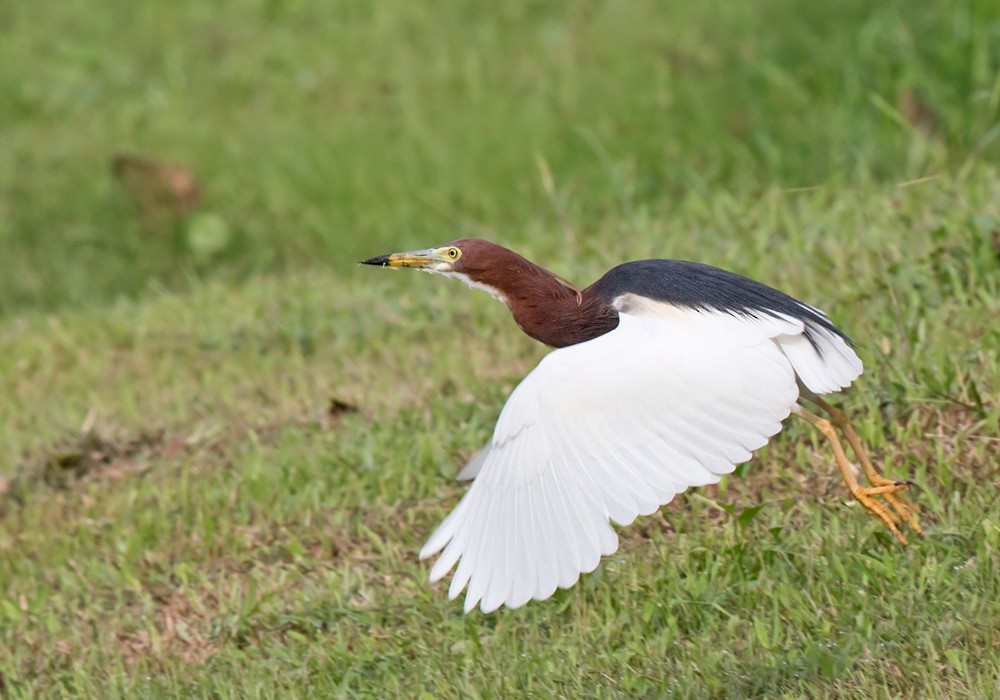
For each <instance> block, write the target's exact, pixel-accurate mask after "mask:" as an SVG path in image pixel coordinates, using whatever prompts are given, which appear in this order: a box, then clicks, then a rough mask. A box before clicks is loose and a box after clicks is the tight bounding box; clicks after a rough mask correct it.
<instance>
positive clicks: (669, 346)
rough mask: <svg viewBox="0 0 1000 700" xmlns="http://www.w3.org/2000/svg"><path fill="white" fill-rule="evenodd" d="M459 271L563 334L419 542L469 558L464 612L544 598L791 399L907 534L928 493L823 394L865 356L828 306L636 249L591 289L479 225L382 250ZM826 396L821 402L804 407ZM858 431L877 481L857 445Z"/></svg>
mask: <svg viewBox="0 0 1000 700" xmlns="http://www.w3.org/2000/svg"><path fill="white" fill-rule="evenodd" d="M362 263H363V264H365V265H381V266H384V267H392V268H402V267H412V268H416V269H418V270H423V271H424V272H430V273H433V274H438V275H444V276H445V277H453V278H456V279H459V280H461V281H462V282H464V283H465V284H467V285H468V286H470V287H473V288H475V289H482V290H484V291H486V292H488V293H489V294H491V295H493V296H494V297H496V298H497V299H499V300H500V301H502V302H504V303H506V304H507V307H508V308H509V309H510V312H511V314H512V315H513V316H514V320H515V321H516V322H517V325H518V326H520V327H521V330H523V331H524V332H525V333H527V334H528V335H529V336H531V337H532V338H534V339H535V340H538V341H541V342H542V343H544V344H546V345H549V346H551V347H554V348H557V349H556V350H554V351H553V352H551V353H549V354H548V355H547V356H546V357H544V358H543V359H542V361H541V362H540V363H539V364H538V366H537V367H535V369H533V370H532V371H531V372H530V373H529V374H528V376H527V377H525V378H524V379H523V380H522V381H521V383H520V384H519V385H518V386H517V388H515V389H514V391H513V392H512V393H511V395H510V398H508V399H507V403H506V404H505V405H504V407H503V410H502V411H501V413H500V418H499V419H498V420H497V424H496V428H495V429H494V431H493V438H492V440H491V441H490V443H489V444H488V445H487V446H486V447H484V448H483V449H482V450H481V451H480V452H479V453H477V454H476V456H475V457H473V459H472V460H471V461H470V462H469V463H468V464H467V465H466V466H465V468H464V469H462V471H461V472H460V473H459V475H458V478H460V479H474V481H473V482H472V485H471V487H470V488H469V490H468V491H467V492H466V494H465V496H464V498H462V500H461V502H460V503H459V504H458V506H456V507H455V509H454V510H453V511H452V512H451V514H449V515H448V517H447V518H445V520H444V521H443V522H442V523H441V525H439V526H438V528H437V530H435V532H434V533H433V534H432V535H431V537H430V539H429V540H428V542H427V544H426V545H424V547H423V549H422V550H421V551H420V558H421V559H425V558H427V557H430V556H433V555H435V554H437V553H439V552H440V553H441V555H440V557H439V558H438V560H437V562H436V563H435V564H434V567H433V569H432V570H431V574H430V579H431V581H432V582H433V581H437V580H439V579H441V578H442V577H443V576H445V575H446V574H447V573H448V572H449V571H451V569H452V568H453V567H454V566H455V565H456V564H458V568H457V570H456V571H455V575H454V577H453V578H452V581H451V586H450V588H449V598H455V597H456V596H458V595H459V594H460V593H461V592H462V591H463V590H464V589H465V588H466V586H468V593H467V594H466V597H465V610H466V612H468V611H471V610H472V609H474V608H475V607H476V605H477V604H478V605H480V607H481V609H482V611H483V612H491V611H493V610H496V609H497V608H498V607H500V606H501V605H506V606H507V607H510V608H516V607H519V606H521V605H524V604H525V603H526V602H528V601H529V600H531V599H534V600H544V599H546V598H548V597H549V596H551V595H552V594H553V593H554V592H555V590H556V588H557V587H559V588H569V587H570V586H572V585H573V584H575V583H576V581H577V580H578V579H579V578H580V574H581V573H587V572H590V571H593V570H594V569H595V568H596V567H597V565H598V563H599V561H600V559H601V556H602V555H608V554H611V553H613V552H614V551H615V550H616V549H617V548H618V537H617V535H616V534H615V531H614V529H613V528H612V527H611V525H610V521H614V522H615V523H618V524H619V525H629V524H631V523H632V521H633V520H635V518H636V516H639V515H650V514H651V513H653V512H655V511H656V510H657V509H658V508H660V507H661V506H663V505H665V504H667V503H669V502H670V500H671V499H672V498H673V497H674V496H675V495H677V494H678V493H681V492H683V491H685V490H686V489H687V488H688V487H692V486H703V485H705V484H714V483H717V482H718V481H719V479H720V477H721V475H723V474H728V473H730V472H732V471H733V469H734V468H735V466H736V465H737V464H740V463H741V462H745V461H747V460H749V459H750V458H751V456H752V455H751V451H752V450H756V449H757V448H759V447H761V446H763V445H764V444H765V443H767V441H768V439H769V438H770V437H771V436H773V435H775V434H777V433H778V432H779V431H780V430H781V425H782V421H783V420H784V419H785V418H787V417H788V415H789V414H791V413H794V414H796V415H798V416H800V417H801V418H803V419H805V420H806V421H807V422H809V423H811V424H812V425H814V426H816V427H817V428H818V429H819V430H820V432H822V433H823V435H824V436H825V437H826V439H827V440H828V441H829V443H830V447H831V448H832V449H833V457H834V461H835V463H836V465H837V467H838V468H839V470H840V473H841V475H842V476H843V479H844V481H845V482H846V483H847V487H848V489H849V490H850V492H851V495H852V496H853V497H854V498H855V499H857V501H858V502H859V503H861V505H862V506H864V507H865V509H867V510H868V512H870V513H871V514H872V515H874V516H875V517H877V518H878V519H879V520H881V521H882V522H883V523H885V525H886V526H888V528H889V529H890V530H891V531H892V533H893V534H894V535H895V536H896V538H897V539H898V540H899V541H900V542H902V543H903V544H906V538H905V537H904V536H903V534H902V533H901V532H900V530H899V526H901V525H902V523H903V522H904V521H905V522H906V523H908V524H909V525H910V526H911V527H912V528H913V529H914V531H916V532H918V533H919V532H920V531H921V530H920V526H919V525H918V523H917V521H916V518H915V517H914V514H915V513H916V512H917V508H916V506H915V505H914V504H913V503H911V502H910V501H909V500H908V499H907V498H906V497H905V496H903V495H902V494H901V493H900V492H901V491H903V490H905V489H906V488H907V487H908V486H909V485H910V484H909V482H906V481H896V480H893V479H887V478H885V477H884V476H882V475H881V474H879V473H878V472H877V471H876V470H875V467H874V466H873V465H872V463H871V460H870V459H869V458H868V456H867V454H866V452H865V450H864V447H863V446H862V445H861V441H860V440H859V439H858V436H857V434H856V433H855V432H854V430H853V429H852V428H851V424H850V423H849V422H848V419H847V416H846V415H845V414H844V413H843V411H841V410H840V409H838V408H836V407H834V406H831V405H830V404H828V403H826V402H825V401H824V400H823V399H822V398H820V395H822V394H829V393H834V392H838V391H840V390H842V389H845V388H847V387H848V386H849V385H850V384H851V382H853V381H854V380H855V379H857V377H858V376H859V375H860V374H861V372H862V369H863V367H862V364H861V360H860V359H859V358H858V356H857V354H856V353H855V352H854V350H853V348H852V345H851V342H850V340H849V339H848V338H847V336H846V335H844V333H843V332H841V331H840V329H838V328H837V327H836V326H834V325H833V323H832V322H831V321H830V319H829V317H828V316H827V315H826V314H825V313H823V312H822V311H820V310H819V309H817V308H815V307H813V306H810V305H809V304H806V303H804V302H801V301H798V300H797V299H794V298H792V297H790V296H788V295H787V294H784V293H782V292H779V291H777V290H776V289H772V288H771V287H768V286H766V285H764V284H761V283H760V282H755V281H753V280H751V279H748V278H746V277H742V276H740V275H737V274H734V273H732V272H726V271H725V270H720V269H718V268H715V267H711V266H709V265H703V264H700V263H695V262H686V261H681V260H640V261H637V262H629V263H624V264H622V265H618V266H617V267H615V268H613V269H612V270H611V271H610V272H608V273H607V274H606V275H604V276H603V277H601V278H600V279H599V280H597V281H596V282H594V283H593V284H592V285H590V286H589V287H587V288H586V289H579V288H577V287H576V286H574V285H573V284H572V283H570V282H568V281H567V280H565V279H563V278H561V277H559V276H558V275H555V274H553V273H551V272H549V271H548V270H545V269H543V268H541V267H539V266H538V265H536V264H534V263H532V262H530V261H528V260H526V259H525V258H523V257H521V256H520V255H518V254H517V253H514V252H513V251H510V250H507V249H506V248H503V247H501V246H499V245H496V244H494V243H490V242H489V241H484V240H481V239H475V238H464V239H461V240H457V241H454V242H452V243H449V244H447V245H444V246H442V247H440V248H429V249H427V250H417V251H413V252H408V253H393V254H391V255H381V256H378V257H374V258H369V259H367V260H363V261H362ZM802 401H807V402H809V403H811V404H812V405H813V406H816V407H819V409H821V410H823V411H825V412H826V413H827V415H828V416H829V418H823V417H820V416H818V415H816V414H814V413H812V412H810V411H808V410H806V408H805V407H804V406H803V405H802V403H801V402H802ZM836 429H839V430H840V431H841V432H842V433H843V435H844V437H845V438H846V439H847V442H848V443H849V444H850V446H851V449H852V450H853V452H854V454H855V456H856V457H857V460H858V461H859V462H860V463H861V468H862V470H863V471H864V474H865V476H866V477H867V480H868V482H869V486H862V485H861V484H860V483H859V481H858V476H859V475H860V472H859V471H858V470H856V469H855V468H854V466H853V465H852V464H851V463H850V462H849V461H848V459H847V456H846V455H845V453H844V448H843V447H842V445H841V442H840V439H839V438H838V437H837V430H836Z"/></svg>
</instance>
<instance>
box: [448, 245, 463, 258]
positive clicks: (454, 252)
mask: <svg viewBox="0 0 1000 700" xmlns="http://www.w3.org/2000/svg"><path fill="white" fill-rule="evenodd" d="M461 254H462V251H460V250H459V249H458V248H449V249H448V253H447V255H448V258H449V259H451V260H458V257H459V256H460V255H461Z"/></svg>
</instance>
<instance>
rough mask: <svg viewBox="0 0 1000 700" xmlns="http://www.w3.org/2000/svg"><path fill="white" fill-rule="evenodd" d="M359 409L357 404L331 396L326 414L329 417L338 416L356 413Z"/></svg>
mask: <svg viewBox="0 0 1000 700" xmlns="http://www.w3.org/2000/svg"><path fill="white" fill-rule="evenodd" d="M357 410H358V407H357V406H354V405H353V404H349V403H347V402H346V401H341V400H340V399H338V398H336V397H331V398H330V403H329V404H327V407H326V415H327V417H328V418H336V417H337V416H340V415H343V414H345V413H355V412H357Z"/></svg>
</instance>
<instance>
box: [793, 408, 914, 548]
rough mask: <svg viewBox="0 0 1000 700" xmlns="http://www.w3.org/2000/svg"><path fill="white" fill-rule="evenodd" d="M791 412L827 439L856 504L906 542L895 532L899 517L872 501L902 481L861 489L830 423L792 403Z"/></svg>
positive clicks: (902, 486) (897, 488)
mask: <svg viewBox="0 0 1000 700" xmlns="http://www.w3.org/2000/svg"><path fill="white" fill-rule="evenodd" d="M793 411H794V413H795V414H796V415H798V416H799V417H800V418H802V419H803V420H805V421H806V422H807V423H810V424H811V425H813V426H815V427H816V429H817V430H819V431H820V432H821V433H823V435H824V437H826V439H827V440H828V441H829V442H830V447H831V448H832V449H833V459H834V461H835V462H836V463H837V468H838V469H840V474H841V476H843V477H844V482H845V483H846V484H847V488H848V489H849V490H850V492H851V495H852V496H854V498H855V499H856V500H857V501H858V503H860V504H861V505H862V506H864V507H865V509H866V510H867V511H868V512H869V513H871V514H872V515H874V516H875V517H876V518H878V519H879V520H881V521H882V522H883V523H885V524H886V526H887V527H888V528H889V529H890V530H891V531H892V534H894V535H895V536H896V539H897V540H899V541H900V542H902V543H903V544H908V542H907V541H906V538H905V537H903V533H901V532H900V531H899V527H897V526H898V525H899V524H900V522H901V521H900V519H899V516H897V515H896V514H895V513H893V512H891V511H890V510H888V509H887V508H886V507H885V506H883V505H882V504H881V503H879V502H878V501H876V500H875V498H874V497H875V496H885V495H887V494H889V495H891V494H894V493H896V492H897V491H901V490H903V489H905V488H906V484H905V483H902V482H899V483H891V484H884V485H881V486H874V485H873V486H870V487H868V488H865V487H863V486H861V484H859V483H858V477H857V476H856V475H855V472H856V470H855V467H854V465H852V464H851V463H850V462H849V461H848V460H847V455H846V454H845V453H844V447H843V445H841V444H840V438H838V437H837V431H836V430H834V428H833V424H832V423H831V422H830V421H828V420H827V419H826V418H820V417H819V416H817V415H814V414H812V413H810V412H809V411H807V410H805V409H804V408H802V407H801V406H799V405H798V404H796V405H795V407H794V408H793Z"/></svg>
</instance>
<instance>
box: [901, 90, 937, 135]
mask: <svg viewBox="0 0 1000 700" xmlns="http://www.w3.org/2000/svg"><path fill="white" fill-rule="evenodd" d="M896 108H897V109H898V110H899V113H900V114H902V115H903V117H904V118H905V119H906V121H908V122H910V124H912V125H913V126H915V127H917V128H919V129H923V130H924V131H932V130H933V129H934V125H935V124H936V123H937V116H936V115H935V114H934V110H932V109H931V106H930V105H929V104H927V103H926V102H925V101H924V100H923V99H922V98H921V97H920V95H919V94H918V93H917V92H916V91H914V90H902V91H900V93H899V95H898V96H897V98H896Z"/></svg>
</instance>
